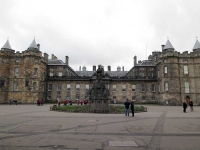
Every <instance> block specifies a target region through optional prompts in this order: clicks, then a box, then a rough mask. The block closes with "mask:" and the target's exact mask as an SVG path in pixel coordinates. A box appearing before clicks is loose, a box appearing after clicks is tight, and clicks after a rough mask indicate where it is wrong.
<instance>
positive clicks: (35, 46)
mask: <svg viewBox="0 0 200 150" xmlns="http://www.w3.org/2000/svg"><path fill="white" fill-rule="evenodd" d="M28 49H37V50H39V49H38V47H37V44H36V42H35V38H34V39H33V42H32V43H31V45H30V46H29V47H28Z"/></svg>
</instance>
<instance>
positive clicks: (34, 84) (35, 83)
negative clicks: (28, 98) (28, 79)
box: [33, 82, 37, 91]
mask: <svg viewBox="0 0 200 150" xmlns="http://www.w3.org/2000/svg"><path fill="white" fill-rule="evenodd" d="M36 90H37V82H33V91H36Z"/></svg>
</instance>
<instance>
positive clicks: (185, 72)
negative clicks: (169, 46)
mask: <svg viewBox="0 0 200 150" xmlns="http://www.w3.org/2000/svg"><path fill="white" fill-rule="evenodd" d="M183 68H184V74H188V66H183Z"/></svg>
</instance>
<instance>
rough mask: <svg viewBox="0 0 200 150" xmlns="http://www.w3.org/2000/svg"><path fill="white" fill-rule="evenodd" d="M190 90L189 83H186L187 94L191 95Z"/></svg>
mask: <svg viewBox="0 0 200 150" xmlns="http://www.w3.org/2000/svg"><path fill="white" fill-rule="evenodd" d="M189 92H190V88H189V82H185V93H189Z"/></svg>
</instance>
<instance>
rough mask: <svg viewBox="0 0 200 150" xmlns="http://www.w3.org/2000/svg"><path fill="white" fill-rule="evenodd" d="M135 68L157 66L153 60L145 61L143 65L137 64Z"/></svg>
mask: <svg viewBox="0 0 200 150" xmlns="http://www.w3.org/2000/svg"><path fill="white" fill-rule="evenodd" d="M135 66H155V64H153V63H152V60H143V61H141V63H139V64H136V65H135Z"/></svg>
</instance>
